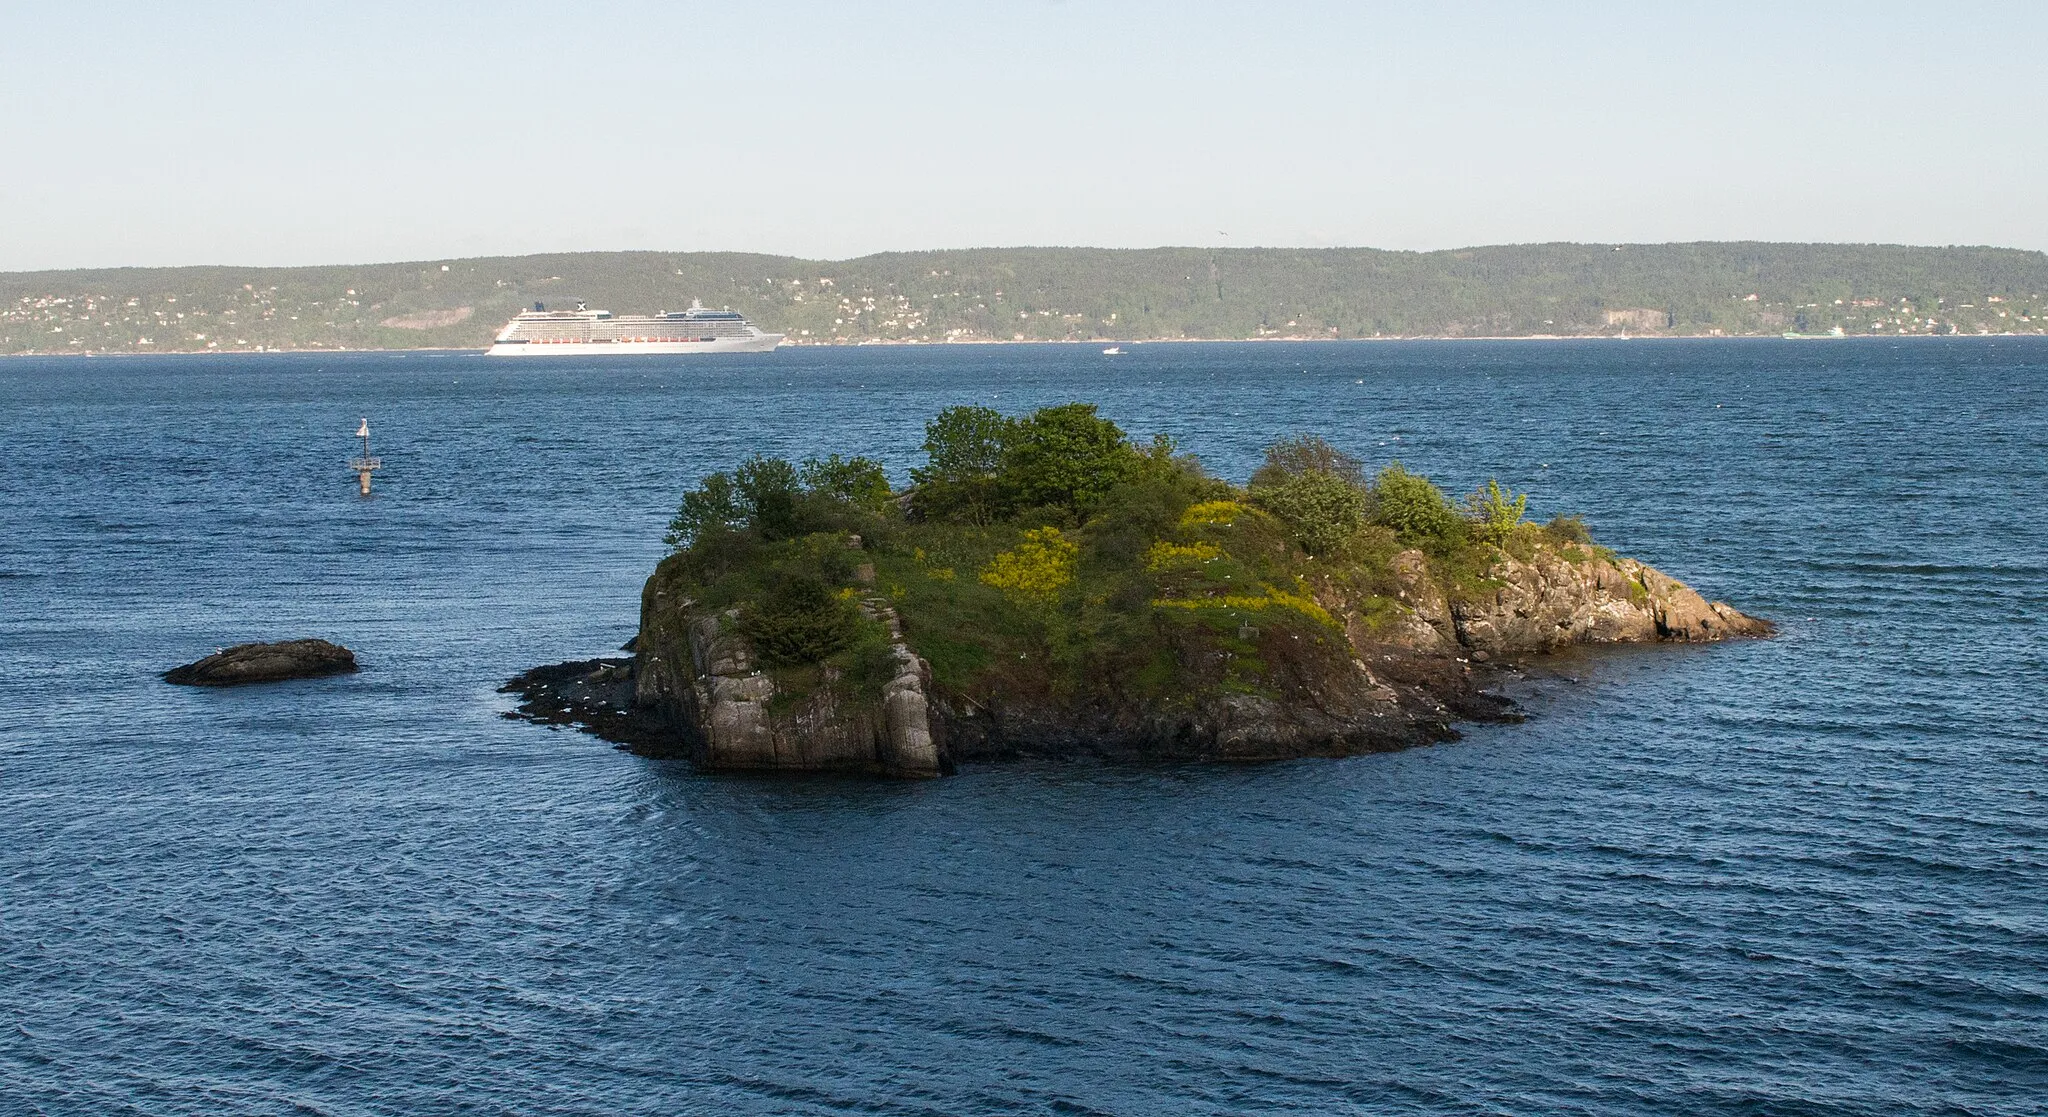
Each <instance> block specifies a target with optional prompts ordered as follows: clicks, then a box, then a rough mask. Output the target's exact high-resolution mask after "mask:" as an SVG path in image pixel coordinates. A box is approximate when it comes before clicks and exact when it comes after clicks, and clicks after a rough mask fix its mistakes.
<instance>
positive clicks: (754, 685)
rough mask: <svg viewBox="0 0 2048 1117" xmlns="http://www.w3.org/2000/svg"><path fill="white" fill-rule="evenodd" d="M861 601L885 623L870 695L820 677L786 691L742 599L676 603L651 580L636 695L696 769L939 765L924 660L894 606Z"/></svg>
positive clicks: (918, 771) (921, 769) (901, 771)
mask: <svg viewBox="0 0 2048 1117" xmlns="http://www.w3.org/2000/svg"><path fill="white" fill-rule="evenodd" d="M863 606H864V609H865V610H866V611H867V613H868V615H869V616H870V617H871V618H872V619H877V620H880V621H882V622H883V623H884V624H886V625H887V626H888V632H889V635H890V638H891V639H890V644H889V652H890V655H891V656H892V657H893V659H894V660H895V664H896V667H897V670H896V673H895V675H894V677H892V678H890V679H889V680H888V681H887V682H886V683H885V684H884V685H883V688H882V691H881V693H880V694H878V695H874V696H863V697H854V696H849V695H847V694H846V693H845V692H843V691H841V690H840V689H838V688H835V687H831V686H822V687H818V688H817V689H815V690H813V691H812V692H811V693H810V694H808V695H806V696H804V697H803V698H801V699H799V700H796V701H787V700H786V699H787V696H785V695H783V694H781V693H779V692H778V691H777V689H776V685H775V680H774V678H773V677H771V676H770V675H769V674H768V673H767V672H765V671H763V670H761V669H760V665H759V660H758V656H757V655H756V653H755V651H754V648H753V645H752V643H751V642H750V641H749V640H748V639H747V637H746V636H745V635H743V634H742V633H741V632H740V631H739V619H740V611H739V610H738V609H736V608H732V609H724V610H705V609H698V608H695V607H694V606H693V604H692V603H691V602H690V601H688V600H682V601H673V602H672V601H669V600H668V595H667V591H666V590H663V589H660V588H658V587H657V585H656V582H654V581H650V582H649V585H648V593H647V604H646V607H645V611H644V612H643V614H642V618H641V625H640V635H639V637H638V638H637V639H636V640H635V641H634V645H633V646H634V647H635V648H636V649H637V651H636V653H635V655H634V660H633V679H634V686H633V702H634V704H635V705H636V706H638V707H639V708H640V709H642V710H646V711H649V712H651V713H653V714H654V715H656V716H657V717H658V719H659V720H660V722H661V723H662V724H664V725H667V726H669V727H671V728H672V730H673V732H674V737H673V743H674V751H676V752H680V753H682V754H684V755H687V756H688V757H689V758H690V759H691V760H693V761H695V762H696V764H697V766H698V767H701V768H707V769H712V770H745V769H764V770H765V769H782V770H787V771H803V772H818V771H851V772H866V773H871V774H875V775H887V776H912V777H918V776H936V775H939V774H941V772H942V771H943V770H945V769H946V768H947V767H948V766H949V763H948V759H947V758H946V757H945V755H944V754H943V750H942V749H941V746H940V742H939V738H938V736H937V734H936V732H935V731H936V730H937V728H938V726H939V724H940V722H939V718H938V710H937V709H936V708H935V707H934V704H933V701H932V696H931V666H930V665H929V664H927V663H926V662H925V661H924V660H922V659H920V658H918V656H917V654H916V653H915V652H912V651H911V650H910V648H909V647H908V646H907V645H906V644H905V643H904V642H903V639H902V634H901V631H900V629H898V627H897V624H896V618H895V615H894V614H893V613H892V612H890V611H889V610H888V609H887V608H886V607H884V606H879V605H875V604H872V603H863ZM828 681H831V680H828ZM779 699H781V700H783V701H778V700H779Z"/></svg>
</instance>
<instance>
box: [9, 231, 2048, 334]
mask: <svg viewBox="0 0 2048 1117" xmlns="http://www.w3.org/2000/svg"><path fill="white" fill-rule="evenodd" d="M692 299H701V300H702V301H703V302H704V303H705V304H706V305H710V306H727V307H731V308H732V309H735V310H739V311H741V312H743V313H745V314H747V315H748V316H749V317H750V318H752V319H753V320H754V321H755V322H756V323H757V324H758V325H760V326H761V327H762V328H763V329H766V330H770V331H775V332H784V333H788V334H789V335H790V337H791V338H792V340H794V341H797V342H800V343H801V342H808V343H854V342H862V341H922V342H946V341H1010V340H1025V341H1056V340H1092V339H1152V338H1159V339H1168V338H1207V339H1249V338H1272V337H1298V338H1360V337H1481V336H1533V335H1548V334H1557V335H1613V334H1619V333H1627V334H1631V335H1677V336H1692V335H1715V334H1729V335H1735V334H1765V335H1770V334H1777V333H1780V332H1784V331H1787V330H1801V331H1806V332H1814V333H1819V332H1824V331H1827V330H1830V329H1832V328H1836V327H1840V328H1841V329H1842V330H1843V331H1844V332H1846V333H1849V334H1858V335H1860V334H1886V335H1892V336H1896V335H1899V334H1940V333H1952V332H1959V333H1966V334H1969V333H1980V332H1988V333H2040V332H2042V331H2043V329H2044V326H2048V323H2044V321H2043V315H2044V314H2048V256H2044V255H2043V254H2042V253H2039V252H2028V251H2019V250H2013V249H1996V248H1913V247H1903V246H1895V245H1826V244H1763V243H1696V244H1664V245H1622V246H1616V245H1585V244H1540V245H1505V246H1494V247H1484V248H1470V249H1459V250H1452V251H1443V252H1388V251H1381V250H1377V249H1363V248H1336V249H1278V248H1247V249H1217V250H1210V249H1198V248H1157V249H1132V250H1121V249H1092V248H987V249H966V250H958V251H935V252H903V253H884V254H880V255H875V256H865V257H861V258H859V259H854V260H842V261H819V260H801V259H796V258H792V257H784V256H765V255H754V254H747V253H661V252H604V253H598V252H592V253H567V254H556V255H542V256H520V257H492V258H480V259H464V260H444V261H442V260H437V261H426V262H412V263H394V264H375V265H362V266H345V267H343V266H337V267H303V268H238V267H191V268H121V269H108V270H91V271H56V272H17V273H8V274H0V352H5V353H27V352H42V353H49V352H65V353H80V352H163V351H189V350H216V351H217V350H253V349H257V348H259V347H260V348H270V349H334V348H351V349H378V348H417V347H435V346H452V347H481V346H483V345H484V344H486V343H487V342H488V340H489V339H490V337H491V336H492V334H493V333H495V332H496V331H497V329H498V328H499V327H500V326H501V325H503V323H504V322H505V321H506V320H507V319H509V318H510V317H511V316H512V315H513V314H515V313H517V312H518V311H519V310H521V309H523V308H525V307H527V306H530V305H531V304H533V303H534V302H537V301H538V302H546V303H549V304H551V305H554V306H558V307H561V306H569V305H573V304H574V303H575V302H576V301H577V300H583V301H587V302H588V303H589V304H590V305H591V306H593V307H603V308H605V309H609V310H612V311H614V312H616V313H622V314H623V313H648V312H654V311H660V310H674V309H681V308H683V307H685V306H688V305H689V303H690V301H691V300H692Z"/></svg>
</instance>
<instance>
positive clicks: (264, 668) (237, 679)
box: [164, 640, 356, 686]
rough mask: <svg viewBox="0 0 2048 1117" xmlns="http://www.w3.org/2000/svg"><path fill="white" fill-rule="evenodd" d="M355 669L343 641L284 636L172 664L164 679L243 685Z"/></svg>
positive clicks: (184, 683) (193, 683)
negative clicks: (199, 658) (286, 638)
mask: <svg viewBox="0 0 2048 1117" xmlns="http://www.w3.org/2000/svg"><path fill="white" fill-rule="evenodd" d="M355 669H356V656H355V653H354V652H351V651H349V650H348V649H347V648H344V647H342V646H341V645H340V644H331V643H328V642H327V641H325V640H280V641H277V642H275V643H268V644H265V643H257V644H236V645H235V646H234V647H232V648H223V649H221V650H220V651H217V652H215V653H213V654H212V655H210V656H207V657H206V658H204V659H201V660H197V661H195V662H192V663H187V664H184V665H183V666H180V667H173V668H171V669H170V670H169V671H166V672H164V681H165V682H167V683H176V684H178V685H179V686H243V685H246V684H249V683H274V682H279V681H281V680H284V679H311V678H317V677H319V676H322V675H342V674H347V673H348V672H351V671H354V670H355Z"/></svg>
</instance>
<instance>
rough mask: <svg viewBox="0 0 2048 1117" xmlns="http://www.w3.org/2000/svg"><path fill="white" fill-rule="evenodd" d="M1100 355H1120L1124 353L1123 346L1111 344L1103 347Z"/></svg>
mask: <svg viewBox="0 0 2048 1117" xmlns="http://www.w3.org/2000/svg"><path fill="white" fill-rule="evenodd" d="M1102 355H1103V356H1105V357H1121V356H1123V355H1124V347H1123V346H1121V345H1112V346H1110V347H1109V348H1107V349H1104V350H1103V351H1102Z"/></svg>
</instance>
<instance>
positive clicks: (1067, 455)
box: [998, 403, 1141, 513]
mask: <svg viewBox="0 0 2048 1117" xmlns="http://www.w3.org/2000/svg"><path fill="white" fill-rule="evenodd" d="M1140 459H1141V455H1140V454H1139V453H1138V451H1137V450H1135V449H1133V448H1132V447H1131V444H1130V442H1129V441H1128V440H1127V439H1125V437H1124V432H1123V431H1122V430H1121V429H1119V428H1118V427H1117V425H1116V424H1115V423H1113V422H1111V421H1109V420H1108V419H1104V418H1102V417H1101V416H1099V415H1097V414H1096V413H1095V405H1094V404H1092V403H1066V404H1061V405H1059V406H1057V407H1046V408H1041V409H1040V410H1038V411H1036V412H1034V413H1033V414H1032V415H1031V417H1030V418H1028V419H1025V420H1024V421H1023V422H1021V423H1018V424H1017V425H1016V428H1015V429H1014V430H1013V431H1012V432H1011V435H1010V437H1009V439H1008V440H1007V441H1006V444H1005V446H1004V449H1003V457H1002V469H1001V471H1000V473H999V474H998V488H999V491H1000V492H1001V494H1002V496H1003V499H1004V500H1005V501H1006V503H1007V504H1008V505H1009V507H1011V508H1013V509H1014V508H1030V507H1034V506H1039V505H1050V506H1054V507H1059V508H1065V509H1070V510H1072V511H1074V512H1076V513H1081V512H1085V511H1086V510H1087V509H1088V508H1089V507H1090V506H1092V505H1093V504H1094V503H1095V502H1096V501H1098V500H1100V499H1102V496H1103V494H1104V493H1107V492H1108V491H1109V490H1110V489H1112V488H1115V487H1116V486H1117V485H1118V484H1121V483H1122V482H1124V481H1126V480H1128V479H1129V478H1130V477H1132V476H1133V475H1134V474H1135V473H1137V471H1138V469H1139V467H1140Z"/></svg>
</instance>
